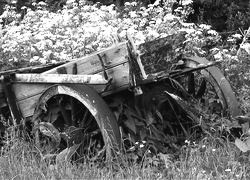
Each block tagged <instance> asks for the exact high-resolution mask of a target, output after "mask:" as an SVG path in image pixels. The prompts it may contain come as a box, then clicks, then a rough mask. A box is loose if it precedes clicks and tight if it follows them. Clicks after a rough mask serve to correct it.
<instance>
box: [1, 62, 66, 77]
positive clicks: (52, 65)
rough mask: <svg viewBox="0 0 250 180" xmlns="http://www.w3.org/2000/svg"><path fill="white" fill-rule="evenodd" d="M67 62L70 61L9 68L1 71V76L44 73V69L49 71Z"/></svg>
mask: <svg viewBox="0 0 250 180" xmlns="http://www.w3.org/2000/svg"><path fill="white" fill-rule="evenodd" d="M67 62H68V61H65V62H57V63H50V64H46V65H40V66H32V67H26V68H19V69H12V70H8V71H1V72H0V76H2V75H10V74H15V73H42V72H44V71H48V70H50V69H52V68H55V67H57V66H60V65H62V64H65V63H67Z"/></svg>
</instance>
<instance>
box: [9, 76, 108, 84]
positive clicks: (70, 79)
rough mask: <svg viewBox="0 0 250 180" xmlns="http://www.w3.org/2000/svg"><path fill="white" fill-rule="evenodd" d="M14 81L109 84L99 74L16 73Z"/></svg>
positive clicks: (12, 79)
mask: <svg viewBox="0 0 250 180" xmlns="http://www.w3.org/2000/svg"><path fill="white" fill-rule="evenodd" d="M11 81H12V82H18V83H76V84H107V83H108V82H107V80H105V79H104V78H103V76H101V75H99V74H94V75H73V74H15V75H13V77H12V78H11Z"/></svg>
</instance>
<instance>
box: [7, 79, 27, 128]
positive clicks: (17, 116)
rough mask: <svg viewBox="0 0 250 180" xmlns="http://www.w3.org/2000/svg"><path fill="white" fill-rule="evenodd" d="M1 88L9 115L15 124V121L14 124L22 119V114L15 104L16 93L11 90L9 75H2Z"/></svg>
mask: <svg viewBox="0 0 250 180" xmlns="http://www.w3.org/2000/svg"><path fill="white" fill-rule="evenodd" d="M3 89H4V94H5V97H6V99H7V102H8V105H9V109H10V112H11V116H12V118H13V124H14V125H15V122H16V124H20V122H21V120H22V119H23V116H22V113H21V111H20V109H19V106H18V104H17V101H16V95H15V93H14V91H13V88H12V84H11V82H10V77H9V76H4V80H3Z"/></svg>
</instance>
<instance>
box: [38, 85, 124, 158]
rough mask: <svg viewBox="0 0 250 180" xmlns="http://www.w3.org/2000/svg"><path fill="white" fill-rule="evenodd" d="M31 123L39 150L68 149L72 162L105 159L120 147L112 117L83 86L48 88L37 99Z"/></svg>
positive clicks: (118, 135)
mask: <svg viewBox="0 0 250 180" xmlns="http://www.w3.org/2000/svg"><path fill="white" fill-rule="evenodd" d="M33 123H34V127H33V130H34V133H35V140H36V143H37V144H38V145H39V147H40V148H43V149H45V150H46V151H49V152H50V153H51V152H55V151H59V152H60V151H63V150H64V149H66V148H68V149H70V148H71V150H72V149H73V150H72V151H74V153H72V152H71V153H72V157H71V159H73V160H77V161H80V160H81V159H83V158H84V157H86V156H88V157H91V158H92V159H93V158H97V156H99V157H106V159H108V158H110V155H111V154H112V153H114V152H116V151H118V150H119V148H120V145H121V137H120V132H119V128H118V125H117V120H116V118H115V116H114V114H113V113H112V112H111V110H110V109H109V107H108V106H107V105H106V103H105V102H104V100H103V99H102V98H101V97H100V96H99V95H98V94H97V93H96V92H95V91H94V90H92V89H91V88H90V87H88V86H86V85H54V86H52V87H50V88H49V89H47V90H46V91H45V92H44V93H43V94H42V95H41V97H40V98H39V102H38V105H37V107H36V109H35V112H34V115H33ZM42 131H44V133H41V132H42ZM49 132H52V133H49ZM51 134H52V135H51ZM101 155H103V156H101ZM99 157H98V158H99Z"/></svg>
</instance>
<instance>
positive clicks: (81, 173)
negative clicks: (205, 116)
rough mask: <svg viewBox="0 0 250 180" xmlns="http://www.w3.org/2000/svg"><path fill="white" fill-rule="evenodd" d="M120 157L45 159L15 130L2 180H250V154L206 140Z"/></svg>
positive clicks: (0, 163) (1, 159) (0, 157)
mask: <svg viewBox="0 0 250 180" xmlns="http://www.w3.org/2000/svg"><path fill="white" fill-rule="evenodd" d="M130 157H131V154H130V155H128V154H120V155H119V156H117V157H116V158H114V160H113V161H112V162H88V163H87V162H85V163H78V164H77V163H74V162H65V163H60V164H56V163H55V161H53V158H45V157H44V156H43V155H41V153H40V152H39V150H38V148H36V146H35V143H34V142H33V141H32V140H27V138H24V136H20V133H16V132H15V131H12V133H10V134H9V135H8V138H7V139H6V142H5V145H4V146H3V147H2V149H1V154H0V179H25V180H29V179H32V180H34V179H46V180H47V179H191V180H193V179H216V180H217V179H246V180H247V179H250V163H249V153H248V152H247V153H242V152H240V150H238V149H237V147H236V146H235V145H234V144H233V143H231V142H229V141H228V139H221V138H218V137H212V136H208V137H205V138H203V140H201V141H200V142H187V143H186V144H185V145H183V146H182V148H180V149H179V151H178V153H169V154H161V153H159V154H158V155H152V154H150V152H147V154H145V156H144V157H145V158H143V159H142V160H140V161H133V160H131V158H130Z"/></svg>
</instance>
